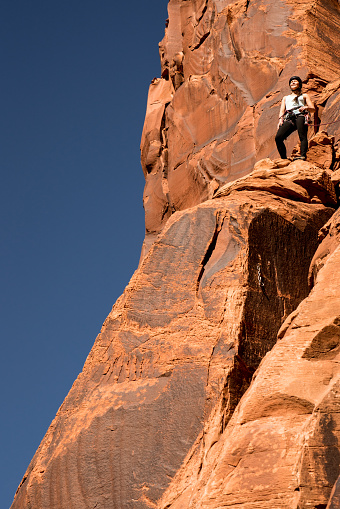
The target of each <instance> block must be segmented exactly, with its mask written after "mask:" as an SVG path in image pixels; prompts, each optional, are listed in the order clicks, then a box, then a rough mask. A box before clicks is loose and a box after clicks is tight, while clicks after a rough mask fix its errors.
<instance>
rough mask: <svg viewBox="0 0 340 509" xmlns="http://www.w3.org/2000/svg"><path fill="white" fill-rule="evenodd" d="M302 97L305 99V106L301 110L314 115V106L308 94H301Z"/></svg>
mask: <svg viewBox="0 0 340 509" xmlns="http://www.w3.org/2000/svg"><path fill="white" fill-rule="evenodd" d="M303 97H304V99H305V102H306V106H304V107H303V108H302V110H308V111H309V113H314V111H315V108H314V104H313V103H312V100H311V98H310V97H309V95H308V94H303Z"/></svg>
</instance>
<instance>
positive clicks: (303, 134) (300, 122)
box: [296, 115, 308, 157]
mask: <svg viewBox="0 0 340 509" xmlns="http://www.w3.org/2000/svg"><path fill="white" fill-rule="evenodd" d="M296 127H297V130H298V134H299V138H300V142H301V156H302V157H306V154H307V150H308V125H307V124H306V123H305V117H304V116H302V115H299V116H298V117H296Z"/></svg>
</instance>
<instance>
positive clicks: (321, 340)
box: [12, 0, 340, 509]
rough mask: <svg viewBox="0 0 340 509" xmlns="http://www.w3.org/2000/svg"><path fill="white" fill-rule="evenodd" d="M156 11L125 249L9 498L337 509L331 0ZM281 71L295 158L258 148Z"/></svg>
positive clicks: (269, 125) (86, 504)
mask: <svg viewBox="0 0 340 509" xmlns="http://www.w3.org/2000/svg"><path fill="white" fill-rule="evenodd" d="M168 9H169V19H168V20H167V26H166V30H165V37H164V39H163V41H162V42H161V43H160V56H161V77H160V78H158V79H155V80H154V81H153V82H152V84H151V85H150V91H149V97H148V106H147V112H146V118H145V124H144V129H143V134H142V141H141V159H142V166H143V171H144V174H145V178H146V185H145V193H144V205H145V216H146V238H145V243H144V247H143V250H142V255H141V262H140V265H139V268H138V269H137V270H136V272H135V274H134V276H133V277H132V279H131V281H130V283H129V284H128V286H127V288H126V290H125V292H124V294H123V295H122V296H121V297H120V298H119V299H118V301H117V302H116V303H115V305H114V306H113V309H112V311H111V313H110V314H109V316H108V317H107V319H106V321H105V323H104V325H103V328H102V330H101V333H100V334H99V336H98V337H97V339H96V341H95V344H94V346H93V348H92V350H91V352H90V354H89V357H88V359H87V361H86V363H85V365H84V369H83V371H82V373H81V374H80V375H79V377H78V378H77V380H76V381H75V382H74V384H73V387H72V388H71V390H70V392H69V394H68V396H67V398H66V399H65V401H64V403H63V405H62V406H61V408H60V409H59V411H58V413H57V415H56V417H55V419H54V421H53V422H52V424H51V426H50V428H49V430H48V432H47V434H46V436H45V438H44V439H43V441H42V443H41V445H40V447H39V449H38V451H37V453H36V455H35V456H34V458H33V459H32V462H31V464H30V466H29V468H28V470H27V472H26V474H25V476H24V479H23V480H22V483H21V485H20V487H19V488H18V491H17V494H16V497H15V499H14V502H13V505H12V509H26V508H27V509H69V508H72V509H83V508H89V509H92V508H95V507H96V508H97V509H99V508H102V509H109V508H110V509H112V508H117V509H120V508H135V509H142V508H150V507H154V508H164V509H165V508H173V509H185V508H189V507H190V508H196V509H199V508H203V507H207V508H208V507H209V508H210V507H211V508H221V507H229V508H235V509H236V508H238V509H240V508H242V509H255V508H258V509H260V508H261V509H264V508H268V509H269V508H270V509H273V508H277V509H279V508H287V509H293V508H296V509H297V508H299V509H305V508H319V509H321V508H326V507H328V508H329V509H330V508H333V509H334V508H338V507H340V481H339V480H338V476H339V475H340V468H339V458H340V446H339V440H340V421H339V413H340V406H339V397H340V396H339V379H340V373H339V367H338V366H339V358H340V357H339V355H340V354H339V351H340V284H339V283H340V280H339V275H338V274H339V267H340V251H339V249H340V247H339V242H340V226H339V225H340V221H339V214H338V212H335V211H336V209H337V203H338V198H337V194H338V188H339V181H340V176H339V172H340V164H339V156H340V153H339V143H340V122H339V121H340V111H339V97H340V80H339V71H340V41H339V37H338V34H339V28H340V6H339V3H338V1H337V0H313V1H309V2H307V1H304V0H275V1H274V0H240V1H237V2H235V1H232V0H170V2H169V7H168ZM292 74H299V75H300V76H301V77H302V78H303V80H304V90H306V91H309V93H310V95H311V96H312V98H313V100H314V102H315V104H316V105H317V114H316V116H315V126H311V128H310V134H309V137H310V149H309V152H308V160H307V161H293V162H291V161H289V160H284V161H282V160H279V159H277V154H276V150H275V147H274V141H273V140H274V133H275V130H276V125H277V119H278V111H279V105H280V101H281V98H282V96H283V95H284V93H285V92H286V90H287V84H288V79H289V77H290V76H291V75H292ZM320 124H321V125H320ZM317 131H318V132H317ZM316 132H317V134H316ZM296 141H297V140H296V138H293V137H292V140H291V141H290V149H291V150H292V149H293V148H294V145H295V144H296ZM295 150H298V149H297V148H295ZM334 212H335V213H334ZM339 479H340V477H339Z"/></svg>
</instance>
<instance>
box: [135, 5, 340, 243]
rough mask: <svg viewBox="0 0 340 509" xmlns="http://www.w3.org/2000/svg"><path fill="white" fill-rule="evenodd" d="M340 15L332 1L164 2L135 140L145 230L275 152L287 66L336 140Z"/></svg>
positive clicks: (149, 231)
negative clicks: (157, 73)
mask: <svg viewBox="0 0 340 509" xmlns="http://www.w3.org/2000/svg"><path fill="white" fill-rule="evenodd" d="M339 18H340V16H339V4H338V2H337V1H336V0H332V1H326V0H324V1H314V2H312V3H311V2H305V1H296V0H295V1H294V0H291V1H284V0H280V1H276V2H274V1H272V0H251V1H247V0H244V1H238V2H233V1H230V0H229V1H228V0H224V1H223V0H220V1H213V0H201V1H193V0H191V1H182V0H171V1H170V2H169V25H168V27H167V29H166V33H165V37H164V39H163V41H162V42H161V44H160V55H161V61H162V78H161V79H158V80H155V81H154V82H153V83H152V84H151V86H150V94H149V101H148V104H149V106H148V113H147V115H146V119H145V125H144V131H143V137H142V142H141V151H142V165H143V169H144V172H145V175H146V188H145V213H146V232H147V236H148V235H150V234H151V236H152V235H153V234H155V233H158V232H159V231H160V230H161V229H162V227H163V225H164V224H165V222H166V220H167V219H168V217H169V215H170V214H171V213H172V212H173V211H175V210H183V209H185V208H188V207H191V206H193V205H196V204H198V203H201V202H202V201H204V200H206V199H209V198H211V197H212V195H213V193H214V191H215V190H216V188H218V187H219V186H220V185H221V184H223V183H226V182H230V181H233V180H235V179H237V178H239V177H241V176H243V175H246V174H247V173H250V172H251V171H252V169H253V167H254V164H255V162H256V161H258V160H260V159H262V158H266V157H277V152H276V147H275V144H274V138H273V132H275V130H276V126H277V122H278V112H279V106H280V102H281V99H282V97H283V95H285V94H287V93H289V89H288V80H289V77H290V76H291V75H292V74H297V73H298V74H299V75H300V76H301V77H302V78H303V79H304V81H305V85H304V90H305V91H307V90H308V91H309V92H310V93H311V95H312V97H313V99H314V100H315V101H316V102H318V100H319V99H320V100H319V104H320V108H319V110H318V112H319V115H320V116H321V117H322V118H318V119H316V124H319V123H320V120H321V121H322V128H323V129H326V130H329V132H330V133H331V134H336V133H337V139H338V138H339V133H340V129H339V123H337V124H329V122H330V121H334V120H336V119H337V120H339V119H340V117H339V118H338V115H339V112H338V110H339V109H338V108H337V107H336V104H337V101H338V96H337V93H336V87H335V86H334V84H333V82H334V80H336V79H338V72H339V67H340V65H339V64H340V43H339V38H338V36H337V34H338V33H339V31H340V23H339ZM328 83H332V84H331V85H329V86H328V87H326V91H329V93H328V94H327V92H326V94H325V93H324V90H325V86H326V85H327V84H328ZM336 83H338V82H336ZM325 106H326V107H325ZM155 109H157V116H158V120H157V122H158V124H157V125H156V122H155V118H156V114H155V113H154V112H155ZM149 111H150V113H149ZM323 111H324V114H323ZM335 117H336V118H335ZM296 140H297V136H295V137H294V136H293V137H292V139H291V140H290V142H289V146H290V149H292V148H293V146H294V143H296ZM162 191H163V192H162ZM151 196H152V198H151Z"/></svg>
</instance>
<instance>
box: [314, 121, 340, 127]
mask: <svg viewBox="0 0 340 509" xmlns="http://www.w3.org/2000/svg"><path fill="white" fill-rule="evenodd" d="M337 122H340V119H339V120H334V122H322V123H321V124H310V123H308V125H311V126H313V127H320V125H330V124H336V123H337Z"/></svg>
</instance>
